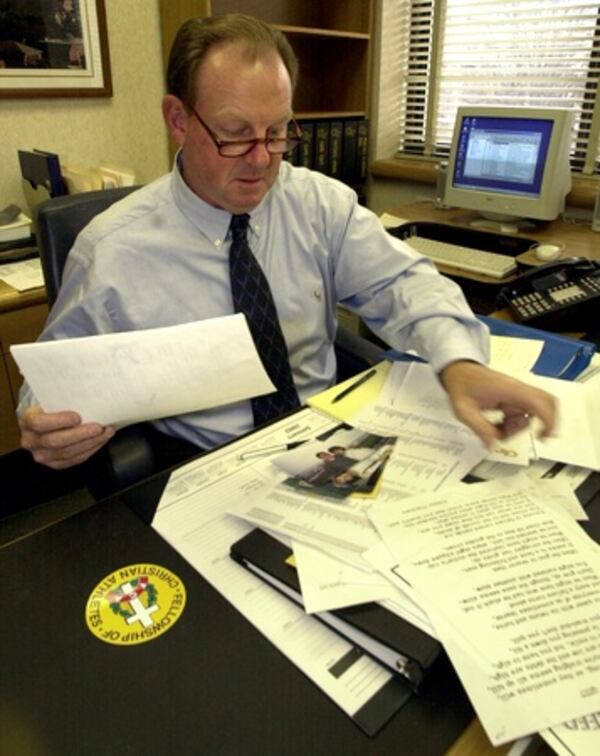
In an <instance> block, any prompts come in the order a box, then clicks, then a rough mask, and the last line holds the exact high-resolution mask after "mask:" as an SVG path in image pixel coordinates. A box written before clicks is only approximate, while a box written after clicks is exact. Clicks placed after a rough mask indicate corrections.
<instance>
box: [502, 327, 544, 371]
mask: <svg viewBox="0 0 600 756" xmlns="http://www.w3.org/2000/svg"><path fill="white" fill-rule="evenodd" d="M543 349H544V342H543V341H542V340H540V339H520V338H516V337H514V336H497V335H496V334H492V335H491V337H490V367H491V368H493V369H494V370H499V371H500V372H502V373H508V375H513V374H514V373H523V372H526V371H528V370H531V368H532V367H533V366H534V365H535V363H536V362H537V360H538V357H539V356H540V354H541V353H542V350H543Z"/></svg>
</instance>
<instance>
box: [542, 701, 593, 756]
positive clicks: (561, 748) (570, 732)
mask: <svg viewBox="0 0 600 756" xmlns="http://www.w3.org/2000/svg"><path fill="white" fill-rule="evenodd" d="M540 735H541V736H542V737H543V738H544V740H545V741H546V743H548V745H549V746H550V747H551V748H552V750H553V751H554V752H555V753H557V754H558V756H598V754H599V753H600V710H598V711H594V712H592V713H591V714H587V715H586V716H583V717H576V718H575V719H571V720H569V721H568V722H563V723H562V724H560V725H557V726H556V727H551V728H550V729H548V730H542V732H540Z"/></svg>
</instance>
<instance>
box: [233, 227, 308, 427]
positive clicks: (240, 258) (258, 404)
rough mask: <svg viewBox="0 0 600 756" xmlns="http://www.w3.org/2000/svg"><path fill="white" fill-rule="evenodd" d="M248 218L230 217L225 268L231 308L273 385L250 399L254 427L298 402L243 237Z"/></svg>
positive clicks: (271, 307) (269, 301) (265, 286)
mask: <svg viewBox="0 0 600 756" xmlns="http://www.w3.org/2000/svg"><path fill="white" fill-rule="evenodd" d="M249 220H250V216H249V215H247V214H243V215H233V216H232V218H231V236H232V239H233V241H232V243H231V250H230V252H229V271H230V274H231V293H232V295H233V306H234V308H235V311H236V312H242V313H244V315H245V316H246V320H247V321H248V326H249V328H250V333H251V334H252V338H253V339H254V344H255V345H256V350H257V352H258V354H259V356H260V359H261V361H262V363H263V365H264V368H265V370H266V371H267V373H268V374H269V378H270V379H271V380H272V381H273V383H274V385H275V387H276V388H277V391H276V392H275V393H274V394H267V395H266V396H257V397H254V398H253V399H252V400H251V401H252V412H253V414H254V425H255V426H258V425H262V424H263V423H266V422H267V421H268V420H272V419H273V418H275V417H278V416H279V415H281V414H283V413H284V412H287V411H288V410H291V409H295V408H296V407H299V406H300V402H299V401H298V394H297V392H296V387H295V386H294V379H293V378H292V371H291V369H290V362H289V357H288V350H287V346H286V343H285V339H284V337H283V333H282V331H281V326H280V325H279V318H278V317H277V310H276V308H275V302H274V301H273V295H272V294H271V289H270V288H269V282H268V281H267V279H266V276H265V274H264V273H263V271H262V268H261V267H260V265H259V264H258V262H257V260H256V258H255V257H254V255H253V254H252V250H251V249H250V246H249V245H248V239H247V238H246V231H247V228H248V221H249Z"/></svg>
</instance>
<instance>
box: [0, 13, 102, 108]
mask: <svg viewBox="0 0 600 756" xmlns="http://www.w3.org/2000/svg"><path fill="white" fill-rule="evenodd" d="M2 16H4V17H2ZM0 28H2V35H1V37H0V98H34V97H111V96H112V78H111V70H110V55H109V47H108V34H107V27H106V9H105V5H104V0H5V2H3V3H2V6H1V9H0Z"/></svg>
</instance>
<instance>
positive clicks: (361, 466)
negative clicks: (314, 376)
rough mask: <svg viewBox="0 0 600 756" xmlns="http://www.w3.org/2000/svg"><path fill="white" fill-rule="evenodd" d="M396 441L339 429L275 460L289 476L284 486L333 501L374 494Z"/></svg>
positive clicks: (361, 432) (372, 434) (359, 431)
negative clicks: (351, 496)
mask: <svg viewBox="0 0 600 756" xmlns="http://www.w3.org/2000/svg"><path fill="white" fill-rule="evenodd" d="M394 441H395V438H394V437H392V436H378V435H376V434H374V433H365V432H364V431H361V430H358V429H356V428H352V427H351V426H348V425H341V426H339V427H338V428H337V429H336V430H335V432H334V433H328V434H327V438H326V439H321V440H316V441H311V442H310V443H306V444H302V446H301V447H299V448H298V449H294V450H292V451H289V452H286V453H285V454H282V455H281V456H279V457H277V458H276V459H274V460H273V464H275V465H276V466H277V467H278V468H279V469H280V470H282V471H283V472H285V473H287V475H288V476H289V477H288V478H286V479H285V480H284V481H283V482H282V485H284V486H288V487H289V488H292V489H293V490H295V491H299V492H300V493H303V494H311V493H314V494H315V495H317V496H319V497H326V498H329V499H333V500H342V499H345V498H346V497H347V496H349V495H350V494H352V493H358V494H370V493H372V492H373V490H374V489H375V487H376V485H377V483H378V481H379V480H380V478H381V475H382V473H383V470H384V468H385V465H386V463H387V461H388V459H389V457H390V454H391V453H392V449H393V448H394Z"/></svg>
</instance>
